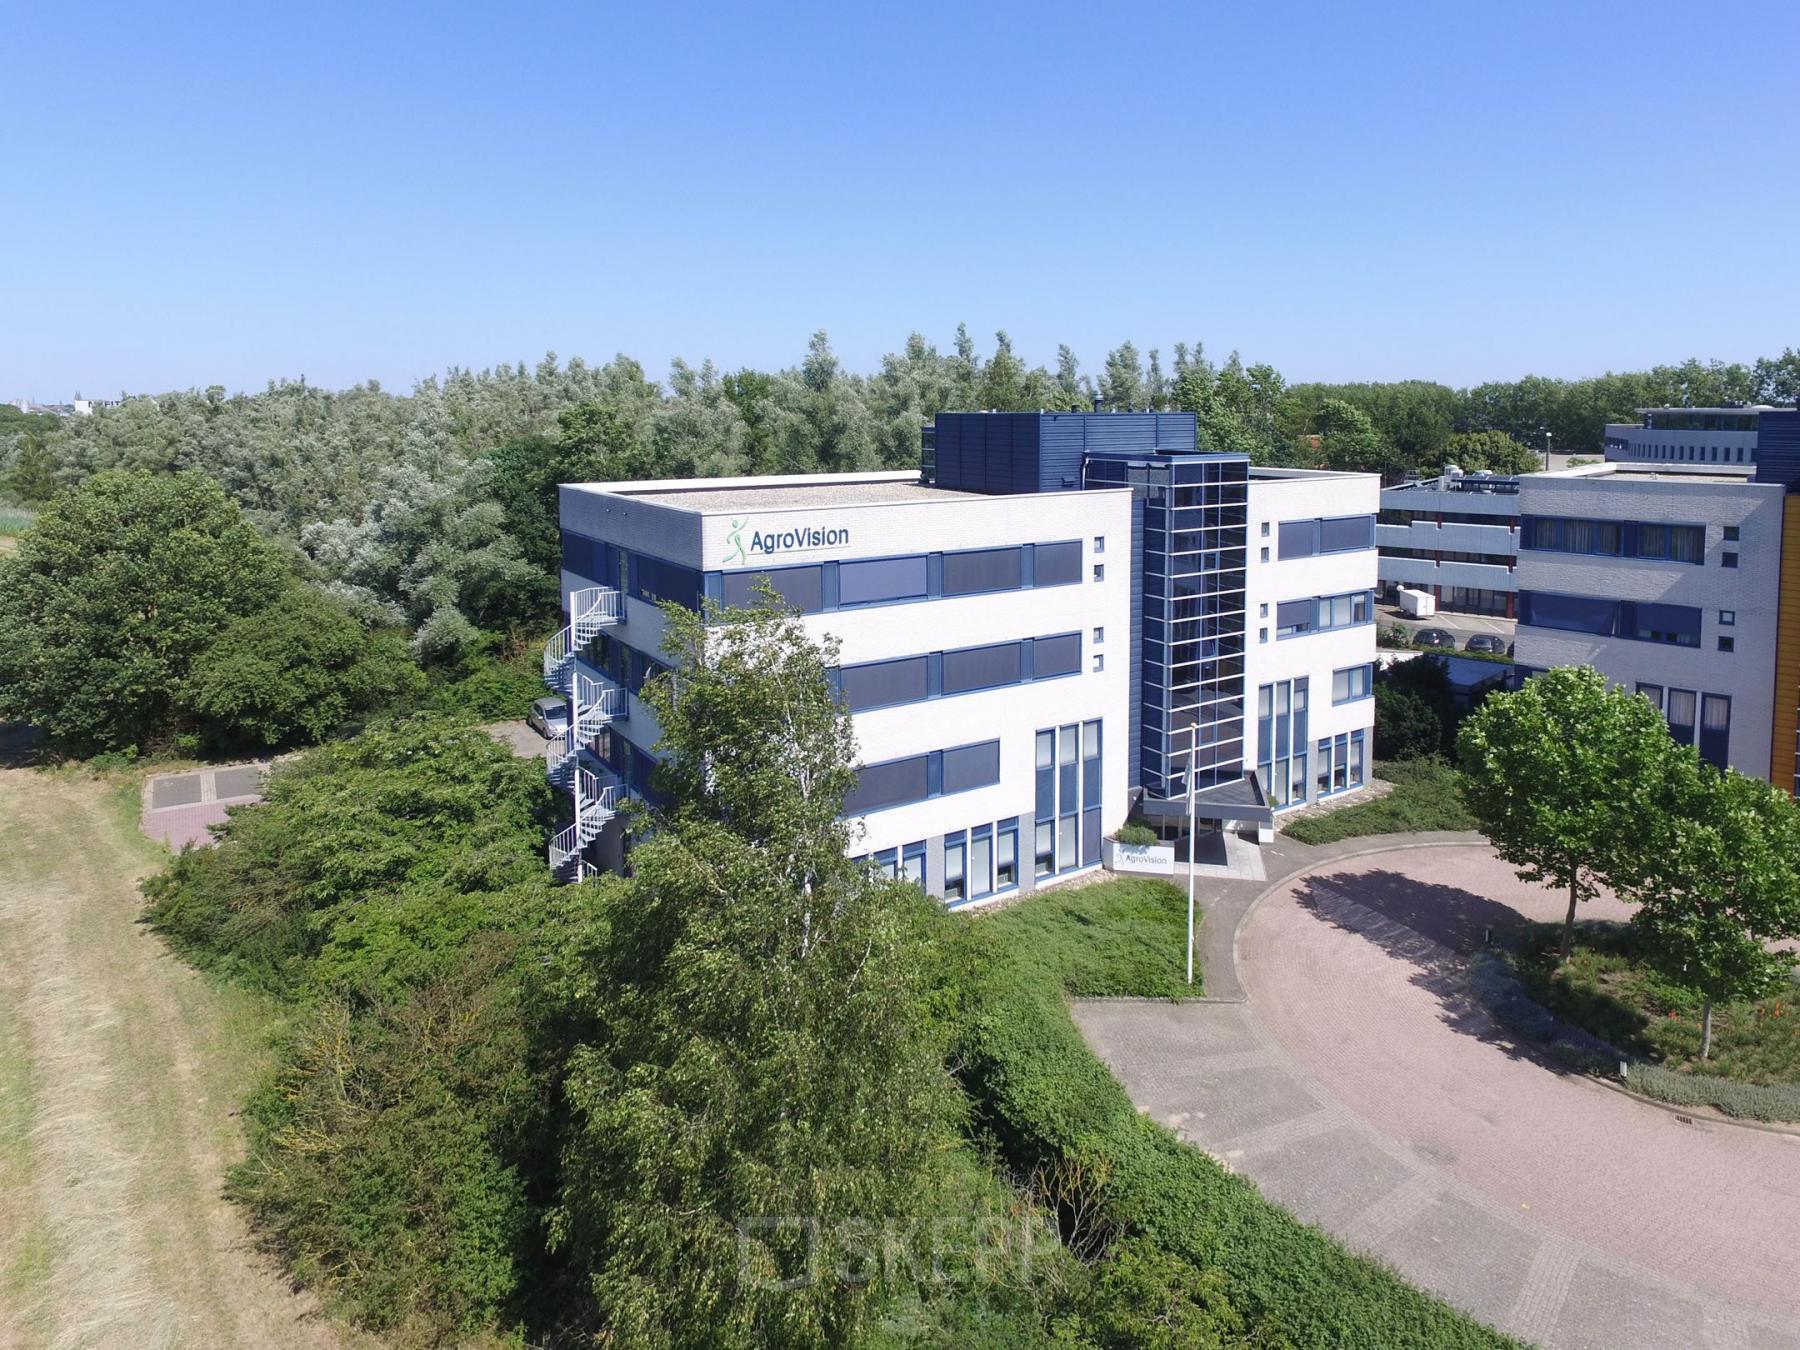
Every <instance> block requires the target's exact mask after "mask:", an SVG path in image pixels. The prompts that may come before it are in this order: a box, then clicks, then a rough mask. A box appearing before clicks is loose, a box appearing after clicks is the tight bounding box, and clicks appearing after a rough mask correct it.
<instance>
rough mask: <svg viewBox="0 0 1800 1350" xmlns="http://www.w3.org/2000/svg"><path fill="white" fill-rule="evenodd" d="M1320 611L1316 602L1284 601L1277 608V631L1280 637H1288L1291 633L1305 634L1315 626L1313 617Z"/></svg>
mask: <svg viewBox="0 0 1800 1350" xmlns="http://www.w3.org/2000/svg"><path fill="white" fill-rule="evenodd" d="M1317 609H1318V602H1317V601H1315V600H1283V601H1282V602H1281V603H1280V604H1279V605H1277V606H1275V630H1276V633H1277V635H1278V636H1282V637H1286V636H1287V635H1288V634H1290V633H1304V632H1307V631H1308V630H1310V629H1311V628H1312V626H1313V616H1314V614H1315V613H1316V611H1317Z"/></svg>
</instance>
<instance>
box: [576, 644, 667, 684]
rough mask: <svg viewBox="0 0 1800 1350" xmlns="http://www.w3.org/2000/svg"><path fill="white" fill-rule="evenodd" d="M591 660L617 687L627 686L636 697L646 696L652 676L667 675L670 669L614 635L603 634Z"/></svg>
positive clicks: (590, 654) (590, 651) (590, 652)
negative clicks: (644, 688)
mask: <svg viewBox="0 0 1800 1350" xmlns="http://www.w3.org/2000/svg"><path fill="white" fill-rule="evenodd" d="M587 660H588V663H589V664H590V665H592V666H593V667H594V668H595V669H596V670H598V671H600V672H601V673H602V674H604V675H606V676H608V677H609V678H610V679H611V680H612V682H613V683H614V684H618V685H623V686H624V687H625V688H626V689H629V690H630V691H631V692H632V693H634V694H636V693H640V692H642V690H643V687H644V681H645V680H647V679H649V678H650V677H651V676H652V675H661V674H665V673H667V671H668V669H669V667H668V666H667V665H666V664H664V663H663V662H661V661H658V660H657V659H656V658H655V657H654V656H648V655H646V654H645V653H643V652H640V651H639V650H638V649H637V648H636V647H631V646H627V645H626V644H625V643H623V642H621V641H619V639H618V638H617V637H615V636H614V635H613V634H611V633H602V634H601V635H600V636H599V637H597V638H595V639H594V641H593V643H592V644H591V645H590V646H589V648H588V653H587Z"/></svg>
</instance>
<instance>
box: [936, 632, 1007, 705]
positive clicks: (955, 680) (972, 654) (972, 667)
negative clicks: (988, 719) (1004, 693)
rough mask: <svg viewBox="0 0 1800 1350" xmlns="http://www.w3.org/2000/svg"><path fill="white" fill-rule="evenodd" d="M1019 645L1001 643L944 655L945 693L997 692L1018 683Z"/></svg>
mask: <svg viewBox="0 0 1800 1350" xmlns="http://www.w3.org/2000/svg"><path fill="white" fill-rule="evenodd" d="M1020 669H1021V667H1020V664H1019V644H1018V643H1016V642H1000V643H996V644H994V645H993V646H991V647H964V648H963V649H962V650H961V651H954V652H945V653H944V692H945V693H946V694H963V693H967V692H969V691H970V690H972V689H997V688H999V687H1000V686H1002V685H1008V684H1017V683H1018V682H1019V678H1020Z"/></svg>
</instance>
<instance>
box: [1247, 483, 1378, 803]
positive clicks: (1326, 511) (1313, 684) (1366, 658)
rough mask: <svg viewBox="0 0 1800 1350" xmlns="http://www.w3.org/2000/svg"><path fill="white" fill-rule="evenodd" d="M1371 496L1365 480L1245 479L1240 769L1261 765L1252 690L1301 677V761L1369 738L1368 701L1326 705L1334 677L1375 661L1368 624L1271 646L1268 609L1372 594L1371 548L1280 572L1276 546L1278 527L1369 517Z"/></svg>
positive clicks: (1288, 565) (1291, 564) (1374, 497)
mask: <svg viewBox="0 0 1800 1350" xmlns="http://www.w3.org/2000/svg"><path fill="white" fill-rule="evenodd" d="M1380 488H1381V480H1380V479H1379V478H1377V477H1376V476H1375V475H1374V474H1337V473H1318V474H1307V475H1284V476H1282V477H1265V476H1262V475H1260V474H1259V473H1258V472H1257V471H1256V470H1252V476H1251V479H1250V547H1249V555H1250V561H1249V575H1248V576H1247V578H1246V579H1245V593H1244V599H1245V604H1246V606H1247V609H1248V619H1247V620H1246V622H1247V624H1248V626H1249V633H1248V635H1247V648H1246V651H1247V656H1246V660H1245V680H1244V686H1245V687H1244V703H1245V718H1244V766H1245V768H1246V769H1254V768H1256V766H1257V764H1258V762H1259V760H1260V758H1261V747H1260V745H1259V744H1258V743H1257V719H1256V706H1257V704H1256V700H1257V690H1258V689H1259V688H1260V687H1261V686H1262V685H1265V684H1272V683H1274V682H1276V681H1278V680H1292V679H1295V678H1297V677H1299V676H1303V675H1304V676H1306V677H1307V678H1308V680H1309V681H1310V684H1309V687H1308V692H1309V700H1308V702H1309V707H1308V731H1307V739H1308V742H1309V745H1308V751H1309V753H1310V752H1311V751H1312V749H1313V746H1312V744H1310V743H1311V742H1317V741H1319V740H1321V739H1323V738H1324V737H1327V736H1336V735H1339V734H1344V733H1348V732H1350V731H1354V730H1357V729H1364V730H1368V729H1371V728H1373V726H1374V724H1375V701H1374V699H1373V698H1365V699H1361V700H1358V701H1355V702H1351V703H1344V704H1337V705H1334V704H1333V703H1332V701H1331V677H1332V673H1333V672H1334V671H1336V670H1339V669H1342V668H1344V667H1346V666H1355V665H1366V664H1368V663H1370V662H1372V661H1374V659H1375V624H1373V623H1367V624H1362V625H1360V626H1358V627H1355V628H1345V629H1338V630H1334V631H1331V632H1323V633H1309V634H1307V635H1305V636H1304V637H1294V638H1287V639H1278V638H1277V637H1276V636H1275V632H1276V622H1275V616H1276V613H1277V608H1276V607H1277V606H1278V605H1279V604H1280V602H1282V601H1284V600H1299V599H1304V598H1308V597H1312V596H1320V595H1341V594H1343V593H1344V592H1346V591H1360V590H1372V589H1373V588H1374V586H1375V573H1376V566H1377V559H1376V553H1375V550H1374V549H1372V548H1371V549H1368V550H1365V551H1361V552H1356V553H1328V554H1324V555H1322V556H1319V557H1313V558H1296V559H1290V560H1288V561H1286V562H1283V561H1281V555H1280V547H1279V545H1280V536H1281V522H1282V521H1284V520H1310V519H1314V518H1323V517H1329V516H1351V515H1361V514H1369V515H1373V514H1374V513H1375V510H1376V507H1377V504H1378V501H1379V497H1380ZM1265 529H1266V533H1265ZM1265 548H1266V549H1267V550H1268V552H1269V560H1268V561H1267V562H1264V561H1263V558H1262V550H1263V549H1265ZM1372 614H1373V610H1372V609H1371V615H1372ZM1374 753H1375V752H1374V742H1373V734H1372V731H1371V732H1370V735H1369V745H1368V749H1367V751H1366V753H1365V758H1366V762H1367V763H1368V764H1373V762H1374ZM1314 790H1315V789H1314V785H1313V775H1312V773H1311V771H1310V770H1309V772H1308V775H1307V791H1308V794H1309V798H1310V796H1311V794H1312V793H1313V792H1314Z"/></svg>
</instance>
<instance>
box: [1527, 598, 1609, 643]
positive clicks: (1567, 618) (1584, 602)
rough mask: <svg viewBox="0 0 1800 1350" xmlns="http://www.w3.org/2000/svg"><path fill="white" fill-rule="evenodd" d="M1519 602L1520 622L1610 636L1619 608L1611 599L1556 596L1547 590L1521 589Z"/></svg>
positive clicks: (1540, 626)
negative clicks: (1522, 590)
mask: <svg viewBox="0 0 1800 1350" xmlns="http://www.w3.org/2000/svg"><path fill="white" fill-rule="evenodd" d="M1519 601H1520V606H1521V613H1520V616H1519V617H1520V620H1521V622H1524V623H1527V624H1533V625H1535V626H1537V627H1539V628H1562V629H1566V630H1568V631H1570V632H1575V633H1599V634H1603V635H1610V634H1611V633H1612V631H1613V626H1614V623H1615V622H1616V618H1617V615H1618V609H1619V606H1618V603H1617V602H1616V601H1613V600H1603V599H1600V598H1599V597H1596V596H1588V595H1555V594H1552V593H1550V592H1548V591H1524V592H1521V593H1520V596H1519Z"/></svg>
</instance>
